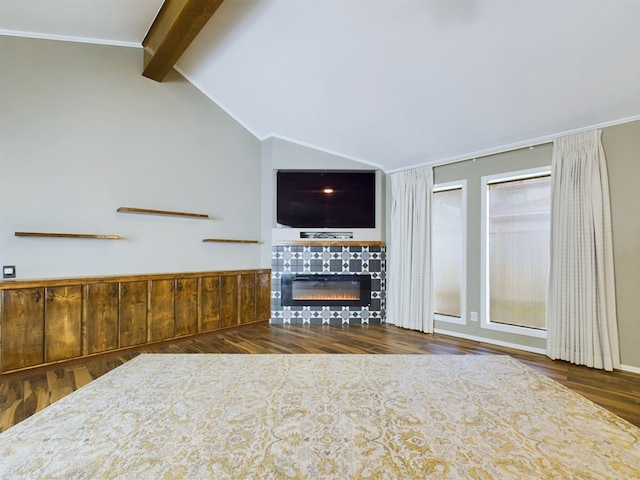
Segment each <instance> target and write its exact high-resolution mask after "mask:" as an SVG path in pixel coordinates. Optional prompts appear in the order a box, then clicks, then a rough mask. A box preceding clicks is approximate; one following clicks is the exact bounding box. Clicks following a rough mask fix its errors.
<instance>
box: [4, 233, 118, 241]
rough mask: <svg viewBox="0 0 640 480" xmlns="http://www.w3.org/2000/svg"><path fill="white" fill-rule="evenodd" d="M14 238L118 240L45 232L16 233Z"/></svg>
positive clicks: (102, 236)
mask: <svg viewBox="0 0 640 480" xmlns="http://www.w3.org/2000/svg"><path fill="white" fill-rule="evenodd" d="M15 235H16V237H49V238H93V239H98V240H120V239H121V238H122V237H121V236H120V235H100V234H93V233H47V232H16V233H15Z"/></svg>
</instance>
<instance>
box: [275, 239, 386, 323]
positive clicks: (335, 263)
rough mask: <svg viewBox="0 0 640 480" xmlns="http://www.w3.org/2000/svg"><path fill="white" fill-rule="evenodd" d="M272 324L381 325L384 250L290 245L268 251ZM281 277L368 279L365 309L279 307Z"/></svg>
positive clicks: (372, 245) (371, 245)
mask: <svg viewBox="0 0 640 480" xmlns="http://www.w3.org/2000/svg"><path fill="white" fill-rule="evenodd" d="M271 272H272V273H271V280H272V285H271V291H272V300H271V322H270V323H272V324H298V325H300V324H312V325H313V324H317V325H320V324H331V325H336V324H350V325H360V324H371V325H373V324H380V323H382V322H384V318H385V277H386V274H385V272H386V249H385V247H384V246H383V245H381V244H380V243H378V242H345V244H339V243H336V242H332V243H330V244H327V243H321V242H304V243H303V242H292V243H290V244H278V245H273V247H272V250H271ZM283 274H305V275H314V274H315V275H319V274H324V275H354V274H359V275H371V303H370V305H366V306H287V305H282V301H281V298H282V286H281V277H282V275H283Z"/></svg>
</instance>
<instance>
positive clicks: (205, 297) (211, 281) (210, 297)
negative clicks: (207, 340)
mask: <svg viewBox="0 0 640 480" xmlns="http://www.w3.org/2000/svg"><path fill="white" fill-rule="evenodd" d="M198 316H199V320H198V324H199V325H200V331H201V332H210V331H211V330H216V329H217V328H220V277H219V276H215V277H202V278H201V279H200V308H199V312H198Z"/></svg>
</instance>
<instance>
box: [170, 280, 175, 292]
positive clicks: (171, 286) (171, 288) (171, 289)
mask: <svg viewBox="0 0 640 480" xmlns="http://www.w3.org/2000/svg"><path fill="white" fill-rule="evenodd" d="M173 290H174V285H173V282H171V285H170V286H169V291H170V292H171V293H173Z"/></svg>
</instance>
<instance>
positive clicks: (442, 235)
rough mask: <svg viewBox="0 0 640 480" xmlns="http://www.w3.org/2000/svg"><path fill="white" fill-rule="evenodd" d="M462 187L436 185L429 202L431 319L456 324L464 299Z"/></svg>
mask: <svg viewBox="0 0 640 480" xmlns="http://www.w3.org/2000/svg"><path fill="white" fill-rule="evenodd" d="M464 187H465V185H464V183H460V182H456V183H455V184H441V185H436V186H435V188H434V192H433V196H432V202H431V215H432V233H431V238H432V246H431V248H432V255H431V258H432V268H433V301H434V312H435V316H434V318H435V319H436V320H441V321H445V322H451V323H460V324H464V323H465V321H464V312H465V297H466V295H465V289H464V288H463V284H464V282H465V275H464V273H465V265H466V255H465V252H466V240H465V226H466V218H465V217H466V215H465V205H466V195H465V188H464Z"/></svg>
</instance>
